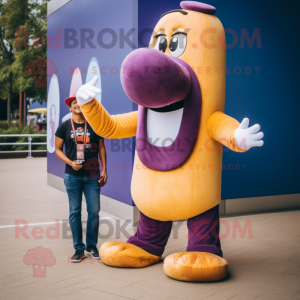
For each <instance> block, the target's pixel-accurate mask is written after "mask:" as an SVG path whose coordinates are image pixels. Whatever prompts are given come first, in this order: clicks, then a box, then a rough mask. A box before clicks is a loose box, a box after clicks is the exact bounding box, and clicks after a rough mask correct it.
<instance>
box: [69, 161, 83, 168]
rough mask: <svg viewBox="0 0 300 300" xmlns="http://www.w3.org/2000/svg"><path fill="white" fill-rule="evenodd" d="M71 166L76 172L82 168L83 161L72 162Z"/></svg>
mask: <svg viewBox="0 0 300 300" xmlns="http://www.w3.org/2000/svg"><path fill="white" fill-rule="evenodd" d="M70 166H71V167H72V168H73V169H74V170H75V171H78V170H80V169H81V168H82V162H81V161H76V160H74V161H72V162H71V164H70Z"/></svg>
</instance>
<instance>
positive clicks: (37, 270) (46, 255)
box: [23, 246, 56, 277]
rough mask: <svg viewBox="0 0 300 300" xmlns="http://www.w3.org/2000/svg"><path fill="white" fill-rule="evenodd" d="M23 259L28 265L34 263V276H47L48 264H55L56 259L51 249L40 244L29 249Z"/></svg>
mask: <svg viewBox="0 0 300 300" xmlns="http://www.w3.org/2000/svg"><path fill="white" fill-rule="evenodd" d="M23 261H24V263H25V264H26V265H32V268H33V277H46V268H47V266H53V265H54V264H55V262H56V259H55V257H54V256H53V255H52V251H51V250H49V249H45V248H44V247H41V246H39V247H36V248H35V249H30V250H28V252H27V254H26V255H25V256H24V259H23Z"/></svg>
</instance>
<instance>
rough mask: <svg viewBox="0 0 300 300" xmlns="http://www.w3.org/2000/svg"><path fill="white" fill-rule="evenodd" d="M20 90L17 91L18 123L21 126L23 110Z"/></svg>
mask: <svg viewBox="0 0 300 300" xmlns="http://www.w3.org/2000/svg"><path fill="white" fill-rule="evenodd" d="M22 102H23V101H22V92H20V93H19V125H20V126H21V124H22V119H23V118H22V114H23V111H22Z"/></svg>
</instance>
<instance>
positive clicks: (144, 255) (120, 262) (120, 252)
mask: <svg viewBox="0 0 300 300" xmlns="http://www.w3.org/2000/svg"><path fill="white" fill-rule="evenodd" d="M99 254H100V257H101V260H102V262H103V263H105V264H106V265H109V266H112V267H121V268H143V267H147V266H150V265H153V264H155V263H157V262H158V261H160V259H161V258H160V257H159V256H155V255H152V254H150V253H148V252H146V251H145V250H143V249H142V248H140V247H137V246H135V245H132V244H128V243H123V242H106V243H104V244H102V245H101V247H100V251H99Z"/></svg>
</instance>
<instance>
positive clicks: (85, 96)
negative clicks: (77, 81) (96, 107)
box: [76, 76, 102, 105]
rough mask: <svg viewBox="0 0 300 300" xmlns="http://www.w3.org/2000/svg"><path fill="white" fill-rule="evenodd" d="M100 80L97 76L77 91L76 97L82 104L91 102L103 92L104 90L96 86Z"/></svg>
mask: <svg viewBox="0 0 300 300" xmlns="http://www.w3.org/2000/svg"><path fill="white" fill-rule="evenodd" d="M97 82H98V77H97V76H95V77H94V78H93V79H92V80H91V81H90V82H89V83H86V84H84V85H82V86H81V87H80V88H79V90H78V92H77V93H76V99H77V101H78V103H79V104H80V105H84V104H87V103H89V102H91V101H92V100H93V99H94V98H95V97H96V94H101V93H102V91H101V90H100V89H98V88H97V87H95V85H96V83H97Z"/></svg>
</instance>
